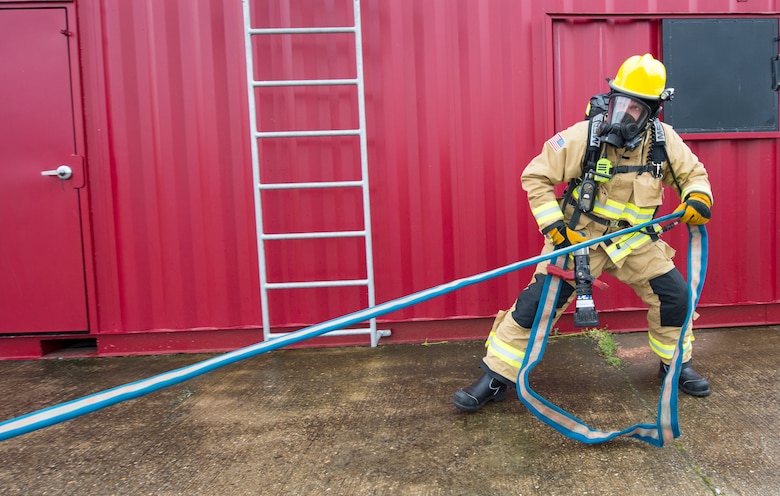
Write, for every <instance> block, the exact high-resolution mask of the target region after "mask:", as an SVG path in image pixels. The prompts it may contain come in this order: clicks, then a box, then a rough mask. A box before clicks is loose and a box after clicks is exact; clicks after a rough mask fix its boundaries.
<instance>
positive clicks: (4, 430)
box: [0, 212, 703, 441]
mask: <svg viewBox="0 0 780 496" xmlns="http://www.w3.org/2000/svg"><path fill="white" fill-rule="evenodd" d="M680 215H682V212H677V213H672V214H669V215H666V216H663V217H659V218H657V219H654V220H651V221H648V222H646V223H643V224H639V225H636V226H633V227H629V228H626V229H623V230H621V231H617V232H614V233H611V234H607V235H604V236H600V237H598V238H594V239H591V240H588V241H585V242H583V243H580V244H577V245H573V246H569V247H567V248H563V249H559V250H556V251H555V252H552V253H547V254H542V255H538V256H535V257H532V258H529V259H526V260H523V261H519V262H515V263H512V264H509V265H506V266H504V267H500V268H497V269H493V270H490V271H487V272H483V273H481V274H477V275H473V276H470V277H466V278H463V279H457V280H455V281H452V282H449V283H445V284H441V285H439V286H435V287H432V288H429V289H426V290H423V291H419V292H417V293H413V294H411V295H408V296H404V297H401V298H398V299H395V300H391V301H388V302H385V303H382V304H380V305H376V306H373V307H370V308H366V309H364V310H360V311H358V312H354V313H351V314H347V315H344V316H341V317H338V318H335V319H332V320H329V321H327V322H323V323H320V324H316V325H313V326H310V327H306V328H303V329H300V330H298V331H294V332H291V333H289V334H287V335H285V336H281V337H278V338H275V339H272V340H269V341H264V342H262V343H257V344H254V345H251V346H248V347H245V348H241V349H238V350H234V351H231V352H229V353H225V354H222V355H220V356H217V357H214V358H210V359H208V360H204V361H202V362H198V363H195V364H192V365H188V366H186V367H182V368H179V369H176V370H172V371H170V372H166V373H163V374H159V375H156V376H152V377H149V378H147V379H142V380H140V381H136V382H132V383H129V384H125V385H122V386H117V387H115V388H112V389H107V390H105V391H102V392H99V393H94V394H91V395H88V396H84V397H82V398H79V399H76V400H72V401H68V402H66V403H61V404H59V405H54V406H51V407H49V408H44V409H42V410H38V411H35V412H32V413H28V414H26V415H22V416H20V417H16V418H13V419H10V420H7V421H5V422H2V423H0V441H4V440H6V439H10V438H12V437H16V436H20V435H22V434H26V433H28V432H31V431H34V430H37V429H42V428H44V427H48V426H50V425H54V424H57V423H60V422H64V421H66V420H70V419H72V418H75V417H79V416H82V415H85V414H87V413H90V412H94V411H96V410H100V409H102V408H105V407H108V406H111V405H114V404H116V403H120V402H122V401H126V400H130V399H133V398H137V397H139V396H143V395H146V394H149V393H152V392H154V391H157V390H159V389H162V388H166V387H169V386H173V385H174V384H179V383H181V382H184V381H187V380H189V379H192V378H195V377H198V376H200V375H203V374H205V373H207V372H211V371H213V370H216V369H218V368H220V367H224V366H226V365H230V364H232V363H235V362H238V361H240V360H244V359H246V358H250V357H254V356H256V355H260V354H262V353H266V352H268V351H273V350H277V349H279V348H283V347H285V346H288V345H292V344H295V343H299V342H301V341H305V340H307V339H311V338H314V337H317V336H320V335H322V334H325V333H326V332H329V331H332V330H336V329H341V328H344V327H347V326H350V325H354V324H359V323H361V322H364V321H366V320H370V319H373V318H375V317H379V316H381V315H385V314H388V313H390V312H394V311H396V310H401V309H403V308H406V307H409V306H412V305H415V304H417V303H421V302H423V301H427V300H430V299H432V298H434V297H437V296H441V295H444V294H447V293H450V292H452V291H455V290H458V289H460V288H464V287H466V286H470V285H473V284H476V283H479V282H483V281H487V280H489V279H493V278H495V277H498V276H501V275H504V274H508V273H510V272H513V271H516V270H519V269H522V268H525V267H530V266H533V265H536V264H537V263H539V262H543V261H545V260H550V259H553V258H555V257H559V256H561V255H566V254H568V253H571V252H573V251H575V250H578V249H580V248H583V247H586V246H592V245H595V244H598V243H602V242H604V241H607V240H609V239H611V238H613V237H615V236H621V235H624V234H627V233H631V232H636V231H640V230H642V229H645V228H647V227H650V226H651V225H653V224H657V223H661V222H665V221H669V220H672V219H675V218H677V217H679V216H680ZM701 230H702V231H703V227H702V228H701ZM692 232H693V231H692ZM670 372H671V370H670ZM677 374H678V375H679V370H677ZM671 375H672V374H671V373H670V374H669V376H671ZM668 382H669V380H668V379H667V383H668ZM665 386H666V384H665ZM672 386H674V387H676V381H675V383H674V384H672ZM674 387H673V388H672V389H673V390H674V392H676V389H674ZM675 396H676V395H675ZM675 407H676V403H675ZM675 418H676V408H675Z"/></svg>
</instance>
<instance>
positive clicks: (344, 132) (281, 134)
mask: <svg viewBox="0 0 780 496" xmlns="http://www.w3.org/2000/svg"><path fill="white" fill-rule="evenodd" d="M358 135H360V129H331V130H321V131H268V132H261V133H255V138H299V137H309V136H358Z"/></svg>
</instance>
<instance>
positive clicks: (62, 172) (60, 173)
mask: <svg viewBox="0 0 780 496" xmlns="http://www.w3.org/2000/svg"><path fill="white" fill-rule="evenodd" d="M41 175H42V176H57V177H59V178H60V179H62V180H63V181H65V180H67V179H70V177H71V176H72V175H73V169H71V168H70V167H68V166H67V165H60V166H59V167H57V168H56V169H54V170H45V171H41Z"/></svg>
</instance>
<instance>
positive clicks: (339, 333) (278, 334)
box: [268, 328, 390, 338]
mask: <svg viewBox="0 0 780 496" xmlns="http://www.w3.org/2000/svg"><path fill="white" fill-rule="evenodd" d="M291 332H292V331H291ZM376 332H377V334H378V335H379V336H390V330H389V329H382V330H379V329H377V331H376ZM288 334H289V333H287V332H269V333H268V336H269V337H271V338H278V337H282V336H286V335H288ZM358 334H371V328H366V329H336V330H334V331H328V332H326V333H325V334H323V336H354V335H358Z"/></svg>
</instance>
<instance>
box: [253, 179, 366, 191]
mask: <svg viewBox="0 0 780 496" xmlns="http://www.w3.org/2000/svg"><path fill="white" fill-rule="evenodd" d="M364 184H365V181H319V182H313V183H274V184H262V183H261V184H258V185H257V187H258V188H259V189H261V190H270V189H277V190H278V189H315V188H355V187H361V186H363V185H364Z"/></svg>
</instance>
